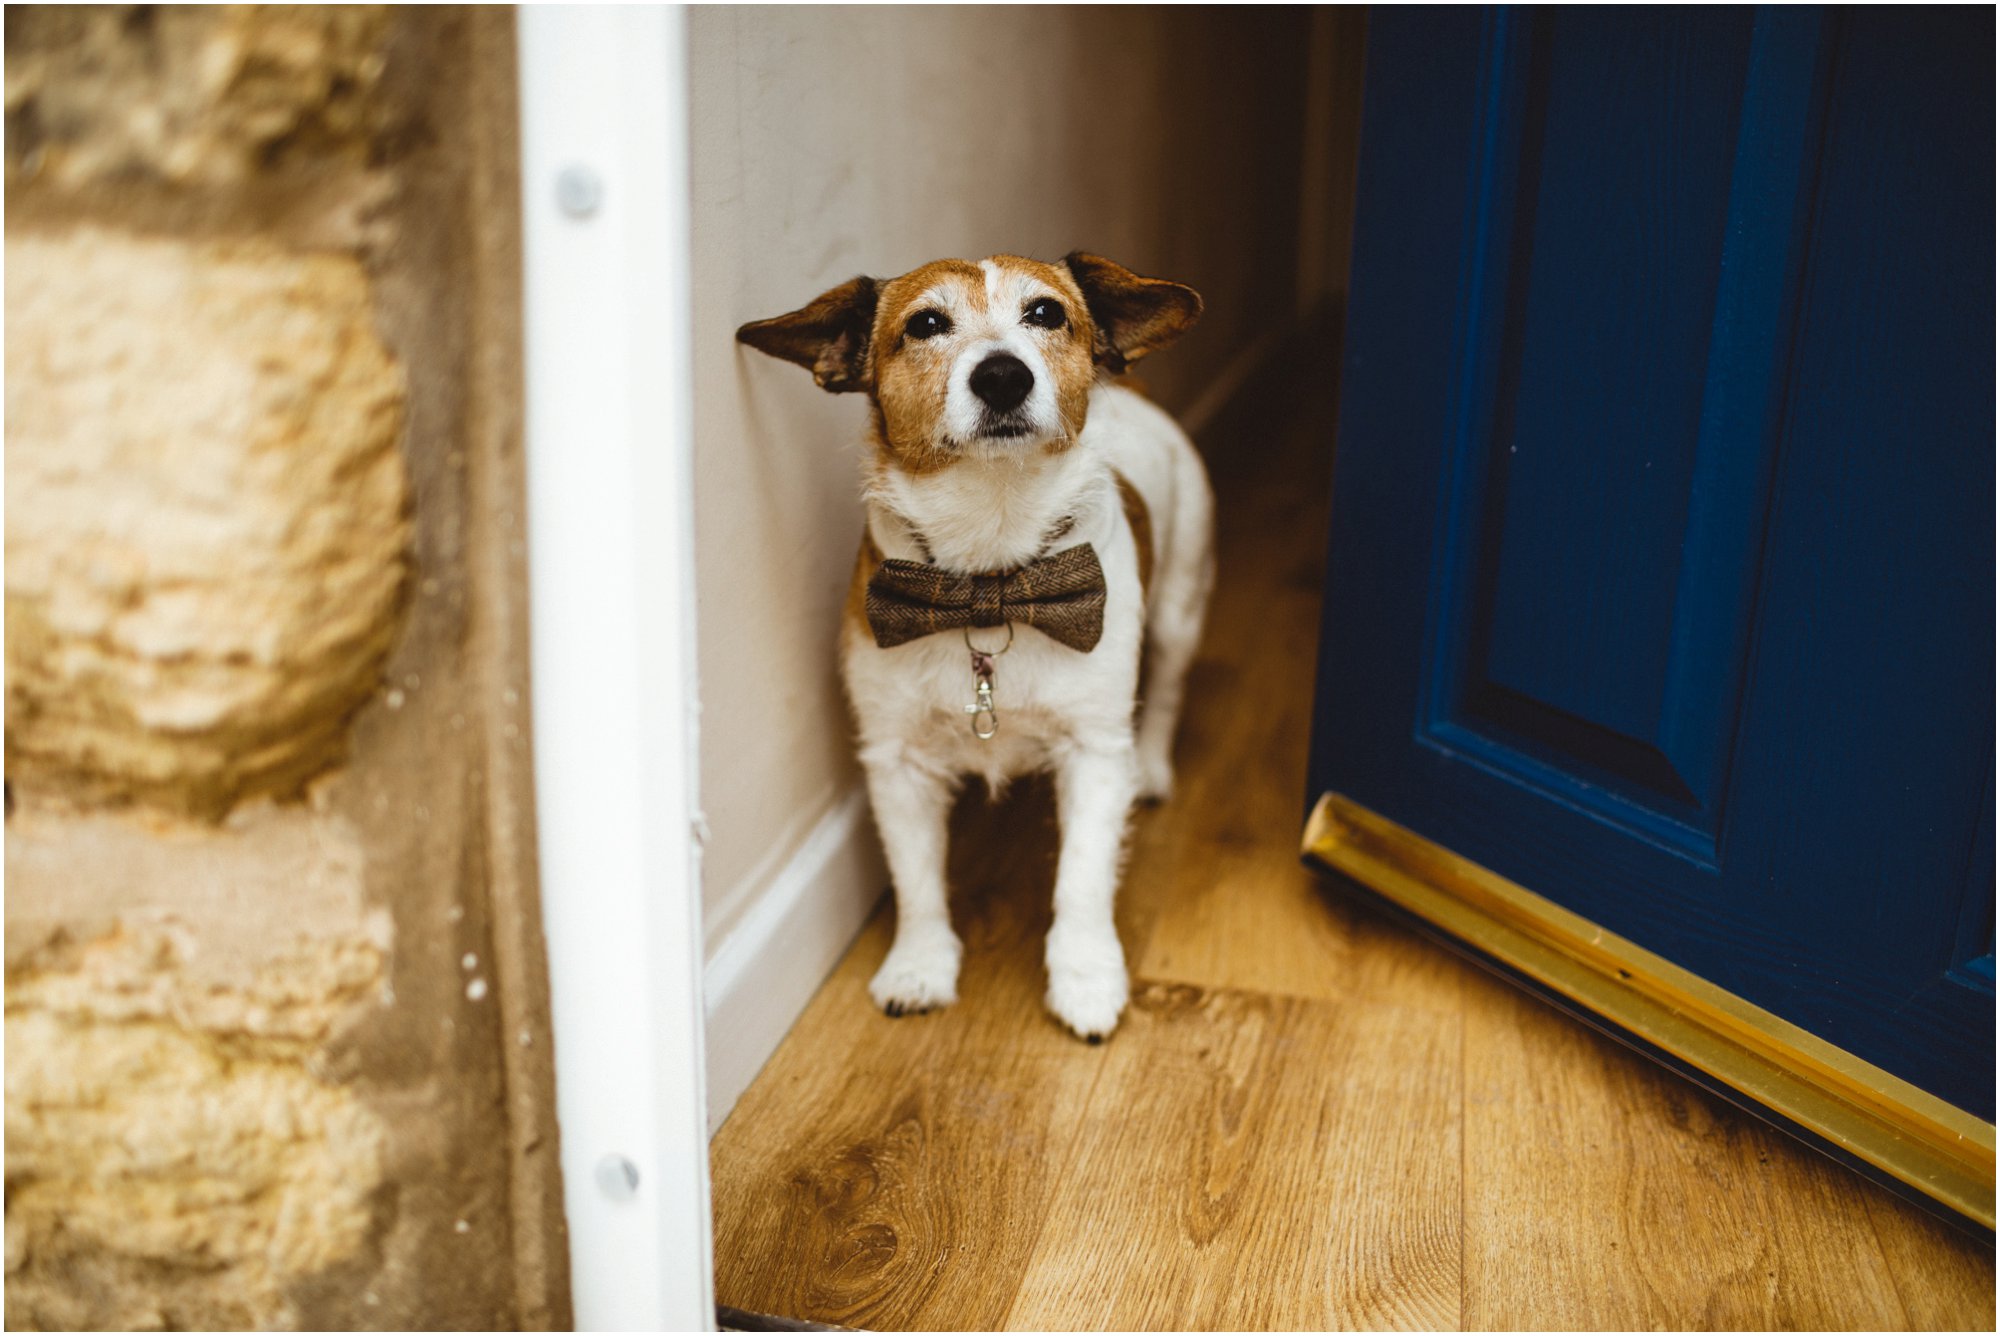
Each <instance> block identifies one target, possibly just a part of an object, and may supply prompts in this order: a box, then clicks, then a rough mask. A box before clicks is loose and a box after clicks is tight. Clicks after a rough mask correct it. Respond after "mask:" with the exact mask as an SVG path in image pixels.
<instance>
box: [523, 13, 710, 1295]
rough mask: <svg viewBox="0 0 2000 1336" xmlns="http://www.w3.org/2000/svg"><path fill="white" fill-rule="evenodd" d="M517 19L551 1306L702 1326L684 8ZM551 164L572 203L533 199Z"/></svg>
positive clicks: (703, 1192)
mask: <svg viewBox="0 0 2000 1336" xmlns="http://www.w3.org/2000/svg"><path fill="white" fill-rule="evenodd" d="M518 23H519V28H518V33H519V38H520V77H521V184H522V193H523V219H522V226H523V243H524V269H525V276H524V290H523V298H524V303H525V305H524V314H525V336H526V340H525V341H526V367H527V371H526V376H527V384H526V395H527V419H526V452H527V477H528V498H527V508H528V542H529V549H528V551H529V571H528V582H529V608H530V617H531V628H532V634H531V649H530V656H531V666H532V672H533V714H534V732H535V806H536V830H537V834H538V840H539V844H540V856H541V899H542V910H543V917H544V926H545V929H546V932H547V937H548V954H549V982H550V989H551V994H552V1009H553V1013H554V1029H555V1063H556V1113H557V1118H558V1121H559V1123H560V1127H561V1136H562V1171H563V1202H564V1208H565V1212H566V1215H567V1217H568V1223H569V1250H570V1286H571V1293H572V1296H573V1301H574V1305H575V1317H576V1324H577V1326H578V1327H580V1328H585V1329H628V1330H661V1329H665V1330H683V1331H685V1330H696V1329H711V1328H712V1327H713V1326H714V1323H715V1300H714V1282H713V1278H712V1277H713V1262H712V1258H713V1244H712V1241H711V1239H710V1223H709V1184H708V1141H707V1120H706V1117H705V1115H704V1112H703V1103H704V1092H703V1028H704V1026H703V1022H704V1016H703V1008H702V1002H701V968H702V959H701V957H702V950H701V943H702V936H701V879H700V863H699V857H700V849H699V844H698V842H697V841H696V839H695V837H694V823H695V819H696V817H695V814H696V812H697V811H698V810H699V807H698V790H697V787H696V786H697V769H696V764H695V758H696V755H697V752H696V736H695V716H694V706H695V702H696V700H697V695H696V682H695V672H694V662H695V658H694V615H693V614H694V606H695V604H694V586H693V567H694V550H693V532H694V525H693V510H692V500H691V498H692V494H693V486H692V482H693V479H692V459H693V414H692V411H691V410H692V400H693V363H692V357H691V346H692V345H691V333H690V331H691V313H692V301H691V285H690V277H691V275H690V272H689V268H690V261H689V255H690V251H689V236H690V218H689V215H690V211H691V200H690V197H689V189H688V142H687V140H688V125H687V119H688V113H687V103H688V71H687V39H686V21H685V14H684V13H683V11H682V10H680V9H679V8H662V7H657V6H647V7H633V8H583V7H578V8H556V7H550V8H538V7H530V8H526V9H523V10H521V11H520V13H519V19H518ZM569 171H578V172H581V173H583V174H584V177H583V179H585V180H586V181H595V182H596V183H597V185H598V187H599V192H598V196H597V198H596V200H595V202H594V204H591V205H589V206H588V207H580V208H572V209H569V210H567V211H566V210H565V209H564V208H562V207H560V206H559V205H558V202H557V181H558V178H559V177H560V176H561V175H562V174H564V173H565V172H569ZM583 193H584V194H585V195H588V194H589V192H588V191H585V192H583ZM621 1160H622V1162H629V1164H630V1165H631V1166H633V1167H634V1168H635V1169H636V1170H637V1182H636V1186H633V1185H630V1184H629V1181H628V1180H627V1179H625V1178H624V1177H623V1176H622V1175H621V1174H620V1173H619V1172H616V1171H617V1169H618V1166H619V1165H620V1163H621Z"/></svg>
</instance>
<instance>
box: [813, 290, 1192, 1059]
mask: <svg viewBox="0 0 2000 1336" xmlns="http://www.w3.org/2000/svg"><path fill="white" fill-rule="evenodd" d="M1007 277H1009V276H1007V275H1005V274H1004V273H1002V274H998V275H996V273H995V271H994V269H993V268H991V267H989V269H988V280H987V281H988V287H989V292H990V293H991V304H993V305H996V306H998V307H999V309H1010V307H1009V306H1008V305H1007V303H1008V302H1009V301H1010V300H1011V297H1010V294H1009V293H1008V292H1007V291H1006V290H1004V287H1002V288H1001V290H999V291H994V289H995V287H996V285H1001V284H1004V281H1005V279H1006V278H1007ZM1022 342H1023V344H1024V345H1025V344H1027V342H1028V341H1027V340H1025V339H1024V340H1023V341H1022ZM1011 350H1013V351H1015V353H1016V355H1017V356H1021V357H1022V359H1023V360H1024V361H1028V360H1029V359H1028V357H1027V356H1026V355H1025V354H1024V353H1022V352H1021V351H1019V350H1018V349H1011ZM1028 350H1029V351H1030V352H1032V351H1034V350H1033V348H1032V346H1031V345H1030V346H1029V349H1028ZM1029 365H1030V366H1031V367H1032V368H1034V369H1035V371H1036V379H1037V384H1038V387H1039V386H1040V385H1041V384H1043V383H1044V382H1046V380H1047V379H1048V377H1047V375H1046V369H1045V367H1044V366H1043V364H1042V362H1041V360H1040V358H1039V355H1037V357H1036V358H1035V360H1033V361H1030V362H1029ZM956 386H957V369H956V368H954V371H953V388H954V391H955V390H956ZM1114 469H1116V470H1117V472H1119V473H1122V474H1123V475H1124V476H1125V477H1126V478H1127V479H1129V480H1130V481H1131V483H1132V484H1133V486H1134V487H1136V488H1137V489H1138V491H1139V493H1140V495H1141V496H1142V497H1144V498H1145V501H1146V505H1147V508H1148V511H1149V513H1150V518H1151V525H1152V541H1153V557H1154V560H1153V570H1152V583H1151V586H1150V588H1149V589H1148V590H1147V591H1146V597H1145V598H1144V599H1142V597H1141V592H1140V591H1141V586H1140V579H1139V557H1138V549H1137V546H1136V544H1135V542H1134V536H1133V532H1132V528H1131V525H1130V523H1129V522H1128V521H1127V519H1126V517H1125V512H1124V507H1123V505H1122V504H1121V501H1120V498H1119V495H1118V489H1117V485H1116V482H1115V480H1114V477H1113V470H1114ZM866 497H867V505H868V528H869V533H870V534H871V535H872V536H873V538H874V540H875V542H876V544H877V545H878V546H879V547H880V548H881V550H882V551H883V553H884V555H886V556H889V557H900V558H903V559H906V560H912V561H921V560H923V559H924V557H925V552H924V548H923V546H922V545H920V544H919V541H918V538H917V534H918V533H920V534H921V535H922V544H923V545H927V546H928V549H929V554H930V556H931V557H932V558H933V559H934V560H935V561H937V563H938V564H939V565H942V566H945V567H947V568H952V569H956V570H963V571H984V570H994V569H999V568H1004V567H1008V566H1014V565H1018V564H1020V563H1022V562H1025V561H1029V560H1031V559H1033V558H1034V557H1035V556H1037V555H1038V554H1039V553H1040V551H1041V548H1042V544H1043V541H1044V540H1045V539H1046V537H1047V536H1048V534H1049V533H1050V531H1051V530H1053V529H1054V528H1055V527H1056V526H1057V525H1058V524H1059V523H1060V522H1061V521H1062V520H1063V519H1064V518H1065V517H1068V518H1070V519H1072V520H1073V521H1074V528H1073V529H1072V530H1071V531H1070V532H1069V533H1068V534H1067V535H1065V536H1064V537H1063V538H1062V539H1060V540H1059V541H1058V542H1057V544H1056V546H1057V547H1058V548H1061V547H1068V546H1071V545H1074V544H1077V543H1089V544H1091V545H1092V546H1093V547H1095V548H1096V550H1097V556H1098V560H1099V562H1100V563H1101V564H1102V566H1103V567H1104V576H1105V584H1106V591H1107V596H1106V605H1105V616H1104V635H1103V638H1102V639H1101V640H1100V641H1099V642H1098V644H1097V647H1096V648H1095V649H1093V650H1091V651H1090V652H1089V653H1087V654H1085V653H1080V652H1078V651H1076V650H1073V649H1070V648H1068V647H1066V646H1064V645H1060V644H1058V643H1056V642H1055V641H1053V640H1050V639H1048V638H1047V637H1046V636H1044V635H1042V634H1041V633H1040V632H1038V631H1035V630H1032V629H1030V628H1027V627H1016V628H1015V632H1014V640H1013V644H1012V647H1011V648H1010V649H1009V650H1008V651H1007V652H1006V653H1005V654H1004V655H1002V656H1001V657H1000V658H999V659H998V660H997V661H996V663H997V666H996V671H995V674H994V701H995V705H996V709H997V713H998V719H999V732H998V734H997V735H996V736H994V737H993V738H991V739H989V740H985V741H982V740H980V739H979V738H977V737H975V736H974V735H973V732H972V729H971V725H970V720H969V719H968V717H967V715H966V714H965V713H964V707H965V705H967V704H968V703H969V702H970V701H971V700H972V672H971V665H970V660H969V656H968V654H967V651H966V647H965V643H964V640H963V639H962V638H961V637H960V636H957V635H933V636H927V637H924V638H922V639H920V640H915V641H912V642H910V643H908V644H904V645H899V646H897V647H896V648H894V649H887V650H885V649H881V648H878V647H877V646H876V645H875V643H874V641H873V639H872V638H871V637H870V636H869V635H868V634H867V632H866V630H865V628H861V627H857V626H853V625H850V626H849V627H848V628H847V633H846V635H845V637H844V641H843V646H842V666H843V668H844V670H845V674H846V680H847V688H848V694H849V696H850V697H851V699H852V700H853V703H854V709H855V714H856V717H857V720H858V723H859V731H860V742H861V749H860V755H861V762H862V766H863V768H864V769H865V771H866V773H867V778H868V788H869V794H870V797H871V798H872V800H873V802H874V808H875V819H876V824H877V826H878V828H879V829H880V831H881V835H882V843H883V847H884V849H885V851H886V853H887V855H888V860H889V868H890V873H891V876H892V877H893V878H894V881H895V886H896V907H897V930H896V944H895V946H894V948H893V949H892V950H891V951H890V953H889V956H888V959H887V960H885V961H884V962H883V965H882V968H881V970H880V972H879V973H877V974H876V976H875V978H874V981H873V983H872V984H871V986H870V987H871V992H872V993H873V995H874V997H875V1000H876V1001H877V1002H878V1003H879V1004H881V1005H882V1006H884V1007H887V1008H889V1009H891V1010H920V1009H924V1008H928V1007H933V1006H943V1005H946V1004H948V1003H950V1002H952V1001H954V1000H956V997H957V985H958V964H959V956H960V947H959V942H958V938H957V936H956V935H955V934H954V933H953V932H952V930H951V924H950V919H949V915H948V913H947V910H946V887H945V845H946V838H947V837H946V825H947V818H948V816H949V814H950V811H951V805H952V799H953V796H954V795H955V793H956V792H957V790H958V787H959V785H960V784H961V783H962V782H963V780H964V778H965V777H966V776H969V775H977V776H979V777H981V778H982V779H984V780H985V781H986V783H987V784H988V785H989V786H991V787H992V788H994V789H998V788H999V787H1001V786H1002V785H1004V784H1005V783H1006V782H1007V781H1008V780H1009V779H1011V778H1013V777H1015V776H1018V775H1021V774H1024V773H1027V772H1030V771H1035V770H1045V769H1046V770H1053V771H1054V773H1055V779H1056V794H1057V810H1058V815H1059V817H1060V819H1061V822H1062V839H1063V844H1062V852H1061V855H1060V857H1059V859H1058V862H1057V867H1056V885H1055V911H1056V915H1055V923H1054V926H1053V927H1052V928H1051V929H1050V931H1049V936H1048V941H1047V944H1046V951H1045V962H1046V964H1047V967H1048V972H1049V990H1048V999H1047V1000H1048V1005H1049V1009H1050V1010H1051V1011H1053V1012H1054V1013H1055V1014H1056V1015H1057V1016H1058V1017H1059V1018H1060V1019H1061V1020H1062V1021H1063V1023H1064V1024H1066V1025H1068V1026H1069V1027H1070V1028H1071V1029H1072V1030H1074V1031H1075V1032H1076V1033H1077V1034H1079V1035H1083V1036H1085V1037H1091V1038H1094V1037H1100V1036H1103V1035H1106V1034H1109V1033H1110V1032H1111V1030H1112V1029H1113V1028H1114V1027H1115V1026H1116V1025H1117V1023H1118V1017H1119V1014H1120V1013H1121V1012H1122V1011H1123V1010H1124V1006H1125V1002H1126V997H1127V980H1126V973H1125V960H1124V953H1123V951H1122V949H1121V948H1120V946H1119V942H1118V932H1117V928H1116V926H1115V924H1114V922H1113V915H1112V904H1113V900H1114V897H1115V895H1116V892H1117V886H1118V874H1119V862H1120V857H1121V853H1122V848H1123V844H1124V835H1125V824H1126V820H1127V817H1128V814H1129V811H1130V808H1131V805H1132V802H1133V800H1134V799H1135V798H1138V797H1165V796H1166V795H1167V793H1168V791H1169V790H1170V789H1171V787H1172V783H1173V764H1172V757H1171V751H1172V746H1173V734H1174V726H1175V722H1176V720H1177V718H1178V715H1179V710H1180V702H1181V690H1182V684H1183V679H1184V678H1185V677H1186V674H1187V668H1188V664H1189V662H1190V661H1191V660H1192V658H1193V656H1194V652H1195V648H1196V645H1197V643H1198V642H1199V640H1200V638H1201V627H1202V619H1203V615H1204V612H1205V610H1206V607H1207V602H1208V592H1209V586H1210V583H1211V581H1212V574H1213V556H1212V533H1211V531H1212V511H1213V498H1212V496H1211V494H1210V492H1209V486H1208V479H1207V475H1206V473H1205V472H1204V470H1203V468H1202V465H1201V459H1200V456H1199V455H1198V454H1196V452H1195V449H1194V445H1193V443H1192V442H1190V441H1189V440H1188V438H1187V436H1186V434H1185V433H1183V432H1182V431H1181V429H1180V427H1179V426H1178V425H1177V424H1176V423H1175V422H1174V420H1173V419H1172V418H1171V417H1169V416H1168V415H1167V414H1166V413H1165V412H1163V411H1161V410H1160V409H1159V408H1157V407H1155V406H1154V405H1153V404H1152V403H1150V402H1148V401H1147V400H1146V399H1144V398H1143V397H1141V396H1140V395H1138V394H1135V393H1133V392H1132V391H1130V390H1126V389H1123V388H1121V387H1118V386H1115V385H1109V384H1100V385H1098V386H1097V387H1096V388H1094V389H1093V391H1092V392H1091V399H1090V408H1089V414H1088V418H1087V421H1086V424H1085V426H1084V430H1083V432H1082V434H1081V436H1080V437H1079V439H1078V441H1077V443H1076V444H1075V445H1074V446H1073V447H1072V448H1070V449H1069V450H1067V451H1064V452H1061V453H1058V454H1050V453H1048V452H1046V451H1044V450H1042V449H1040V448H1038V447H1036V446H1032V445H1031V446H1027V447H1025V448H1024V447H1023V446H1022V445H1021V444H1020V443H1019V442H1015V443H1013V448H1012V449H1010V450H1005V451H1002V450H997V449H996V450H990V451H984V452H978V453H973V452H968V453H967V454H966V455H965V456H964V457H962V458H961V459H960V460H959V461H958V462H956V463H954V464H952V465H951V466H950V467H949V468H946V469H942V470H939V471H937V472H934V473H929V474H924V475H913V474H910V473H907V472H904V471H903V470H901V469H898V468H896V467H895V466H894V465H893V464H888V463H878V464H877V465H876V467H875V471H874V473H873V474H872V476H871V477H870V478H869V479H868V485H867V492H866ZM912 528H914V529H915V530H916V533H912V532H911V530H912ZM974 639H975V641H976V642H977V643H978V644H980V645H981V646H982V647H986V648H992V647H997V646H998V645H1000V644H1002V643H1004V642H1005V640H1006V633H1005V632H1004V631H1001V630H989V631H980V632H975V633H974ZM1142 641H1143V642H1144V643H1146V644H1148V645H1150V647H1151V651H1152V652H1151V655H1150V656H1149V659H1148V674H1147V680H1146V683H1145V693H1144V696H1143V704H1144V708H1143V711H1142V712H1141V718H1140V720H1139V722H1138V725H1137V728H1136V730H1135V728H1134V722H1133V714H1134V702H1135V699H1140V696H1139V685H1140V684H1139V681H1138V673H1139V660H1140V653H1139V651H1140V647H1141V643H1142Z"/></svg>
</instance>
